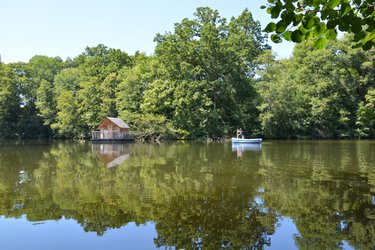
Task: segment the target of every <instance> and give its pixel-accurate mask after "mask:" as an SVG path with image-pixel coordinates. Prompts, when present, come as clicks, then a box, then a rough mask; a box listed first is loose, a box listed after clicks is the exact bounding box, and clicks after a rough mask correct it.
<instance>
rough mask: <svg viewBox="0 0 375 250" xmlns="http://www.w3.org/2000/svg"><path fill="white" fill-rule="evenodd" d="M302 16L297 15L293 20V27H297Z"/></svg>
mask: <svg viewBox="0 0 375 250" xmlns="http://www.w3.org/2000/svg"><path fill="white" fill-rule="evenodd" d="M302 18H303V15H302V14H297V15H295V16H294V18H293V25H294V26H297V25H298V24H299V23H300V22H301V21H302Z"/></svg>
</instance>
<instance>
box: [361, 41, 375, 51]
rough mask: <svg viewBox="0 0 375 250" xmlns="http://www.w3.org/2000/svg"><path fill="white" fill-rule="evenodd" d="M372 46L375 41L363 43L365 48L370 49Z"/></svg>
mask: <svg viewBox="0 0 375 250" xmlns="http://www.w3.org/2000/svg"><path fill="white" fill-rule="evenodd" d="M372 46H374V43H373V42H372V41H368V42H366V43H365V44H363V45H362V48H363V49H364V50H370V49H371V47H372Z"/></svg>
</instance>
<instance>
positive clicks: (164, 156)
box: [0, 140, 375, 250]
mask: <svg viewBox="0 0 375 250" xmlns="http://www.w3.org/2000/svg"><path fill="white" fill-rule="evenodd" d="M0 241H1V249H7V250H12V249H38V250H40V249H54V250H56V249H90V250H91V249H155V248H162V249H164V248H167V249H371V248H374V247H375V141H367V140H363V141H354V140H353V141H334V140H332V141H309V140H306V141H305V140H303V141H302V140H301V141H265V142H263V143H262V145H257V144H255V145H241V146H238V147H232V144H231V143H212V144H206V143H202V142H165V143H161V144H146V143H145V144H143V143H130V144H92V143H90V142H72V141H59V142H43V141H39V142H34V141H21V142H9V141H8V142H2V143H1V144H0Z"/></svg>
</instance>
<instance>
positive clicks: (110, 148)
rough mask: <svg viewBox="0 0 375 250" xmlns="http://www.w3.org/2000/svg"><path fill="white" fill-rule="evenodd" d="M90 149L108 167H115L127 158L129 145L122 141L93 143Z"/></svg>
mask: <svg viewBox="0 0 375 250" xmlns="http://www.w3.org/2000/svg"><path fill="white" fill-rule="evenodd" d="M92 151H93V152H95V153H98V154H99V159H100V161H101V162H103V163H104V164H105V165H106V166H107V167H108V168H112V167H116V166H118V165H120V164H121V163H123V162H124V161H126V160H127V159H128V158H129V145H128V144H124V143H93V144H92Z"/></svg>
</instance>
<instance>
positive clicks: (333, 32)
mask: <svg viewBox="0 0 375 250" xmlns="http://www.w3.org/2000/svg"><path fill="white" fill-rule="evenodd" d="M325 36H326V38H327V39H328V40H335V39H336V37H337V31H336V29H327V30H326V32H325Z"/></svg>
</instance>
